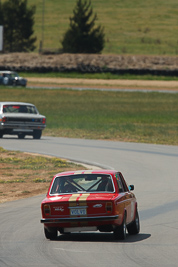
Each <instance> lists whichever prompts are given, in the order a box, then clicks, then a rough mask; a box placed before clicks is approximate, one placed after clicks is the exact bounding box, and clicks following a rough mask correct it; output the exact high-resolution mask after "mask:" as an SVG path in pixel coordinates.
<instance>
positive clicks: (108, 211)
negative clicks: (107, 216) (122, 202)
mask: <svg viewBox="0 0 178 267" xmlns="http://www.w3.org/2000/svg"><path fill="white" fill-rule="evenodd" d="M106 212H107V213H111V212H112V202H106Z"/></svg>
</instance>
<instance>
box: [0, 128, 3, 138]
mask: <svg viewBox="0 0 178 267" xmlns="http://www.w3.org/2000/svg"><path fill="white" fill-rule="evenodd" d="M2 137H3V132H2V131H1V130H0V138H2Z"/></svg>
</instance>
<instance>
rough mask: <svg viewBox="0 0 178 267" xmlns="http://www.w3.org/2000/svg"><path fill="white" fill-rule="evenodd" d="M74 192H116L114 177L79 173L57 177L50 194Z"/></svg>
mask: <svg viewBox="0 0 178 267" xmlns="http://www.w3.org/2000/svg"><path fill="white" fill-rule="evenodd" d="M74 192H78V193H83V192H89V193H96V192H97V193H101V192H114V186H113V180H112V177H111V175H108V174H79V175H70V176H63V177H56V178H55V180H54V182H53V185H52V187H51V191H50V195H53V194H65V193H74Z"/></svg>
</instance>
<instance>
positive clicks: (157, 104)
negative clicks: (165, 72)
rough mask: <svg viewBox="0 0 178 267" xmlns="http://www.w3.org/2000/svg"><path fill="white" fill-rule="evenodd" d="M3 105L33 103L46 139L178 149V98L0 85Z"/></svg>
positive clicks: (136, 93)
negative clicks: (44, 124)
mask: <svg viewBox="0 0 178 267" xmlns="http://www.w3.org/2000/svg"><path fill="white" fill-rule="evenodd" d="M0 94H1V101H5V100H7V101H11V100H12V101H23V102H31V103H34V104H35V105H36V106H37V107H38V109H39V111H40V113H41V114H43V115H45V116H46V117H47V128H46V129H45V131H44V134H46V135H53V136H66V137H74V138H92V139H93V138H94V139H112V140H120V141H133V142H146V143H155V144H172V145H178V94H166V93H156V92H154V93H153V92H152V93H151V92H150V93H141V92H133V93H132V92H103V91H102V92H101V91H75V90H43V89H38V90H33V89H27V88H26V89H23V88H3V87H2V86H1V87H0Z"/></svg>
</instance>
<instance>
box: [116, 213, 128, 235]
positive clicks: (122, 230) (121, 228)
mask: <svg viewBox="0 0 178 267" xmlns="http://www.w3.org/2000/svg"><path fill="white" fill-rule="evenodd" d="M114 237H115V239H117V240H124V239H125V238H126V214H125V215H124V218H123V222H122V224H121V225H120V226H117V227H116V228H115V229H114Z"/></svg>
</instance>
